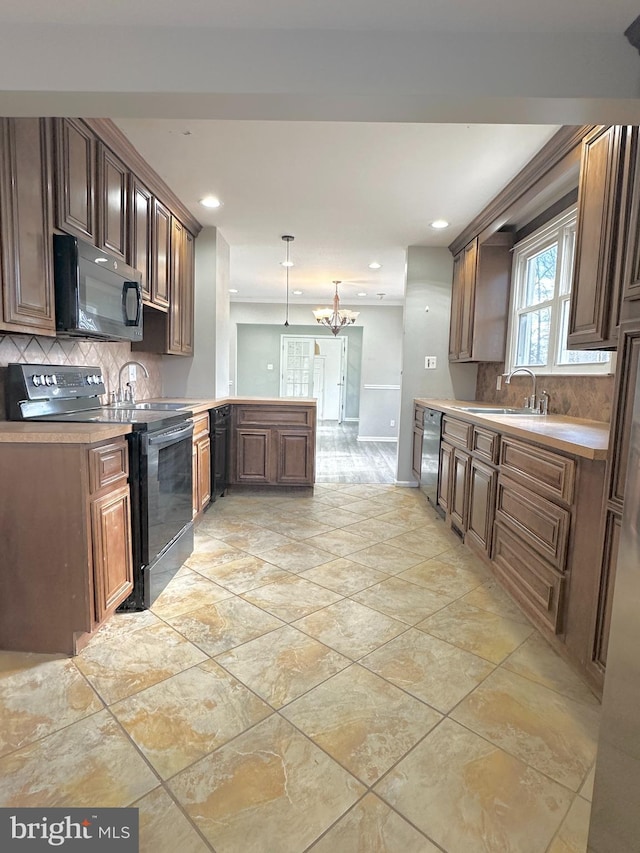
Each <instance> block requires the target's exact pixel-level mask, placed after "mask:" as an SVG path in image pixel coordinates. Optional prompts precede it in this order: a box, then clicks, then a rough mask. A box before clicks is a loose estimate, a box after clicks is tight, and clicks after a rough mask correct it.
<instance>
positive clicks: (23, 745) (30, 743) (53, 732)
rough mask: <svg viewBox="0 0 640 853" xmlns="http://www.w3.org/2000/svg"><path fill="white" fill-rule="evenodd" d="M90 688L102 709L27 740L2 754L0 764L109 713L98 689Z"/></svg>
mask: <svg viewBox="0 0 640 853" xmlns="http://www.w3.org/2000/svg"><path fill="white" fill-rule="evenodd" d="M89 686H90V687H91V689H92V690H93V692H94V693H96V695H97V696H98V699H99V700H100V701H101V702H102V708H98V710H97V711H91V713H90V714H85V715H84V716H83V717H78V719H77V720H72V721H71V722H70V723H65V724H64V725H63V726H60V728H56V729H51V730H50V731H48V732H46V733H45V734H43V735H40V736H39V737H36V738H33V739H31V740H26V741H24V742H23V743H21V744H20V746H17V747H16V748H15V749H10V750H8V751H7V752H3V753H1V754H0V764H1V763H2V762H3V761H4V759H5V758H9V757H10V756H12V755H15V754H16V753H18V752H20V751H21V750H22V749H27V747H30V746H34V745H35V744H37V743H41V742H42V741H44V740H46V739H47V738H48V737H53V735H57V734H60V732H63V731H65V729H68V728H71V726H75V725H77V724H78V723H82V722H84V721H85V720H90V719H91V717H95V716H96V715H97V714H101V713H102V712H103V711H107V710H108V709H109V706H108V705H107V704H106V703H105V702H104V700H103V698H102V696H100V695H99V694H98V693H97V691H96V689H95V688H94V687H93V686H92V685H91V684H90V685H89Z"/></svg>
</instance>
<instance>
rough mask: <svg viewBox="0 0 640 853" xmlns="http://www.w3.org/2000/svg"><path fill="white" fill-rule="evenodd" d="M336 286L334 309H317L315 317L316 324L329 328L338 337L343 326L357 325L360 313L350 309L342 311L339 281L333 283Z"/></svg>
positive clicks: (314, 313)
mask: <svg viewBox="0 0 640 853" xmlns="http://www.w3.org/2000/svg"><path fill="white" fill-rule="evenodd" d="M333 283H334V284H335V286H336V292H335V296H334V297H333V308H316V309H314V312H313V316H314V317H315V318H316V323H320V325H321V326H328V327H329V328H330V329H331V331H332V332H333V334H334V335H337V334H338V332H339V331H340V329H341V328H342V327H343V326H349V325H352V324H353V323H355V321H356V320H357V319H358V314H359V313H360V312H359V311H349V309H348V308H343V309H342V311H341V310H340V297H339V296H338V285H339V284H340V282H339V281H334V282H333Z"/></svg>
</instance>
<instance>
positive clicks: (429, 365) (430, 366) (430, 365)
mask: <svg viewBox="0 0 640 853" xmlns="http://www.w3.org/2000/svg"><path fill="white" fill-rule="evenodd" d="M437 363H438V359H437V358H436V356H435V355H425V357H424V366H425V368H426V369H427V370H435V369H436V365H437Z"/></svg>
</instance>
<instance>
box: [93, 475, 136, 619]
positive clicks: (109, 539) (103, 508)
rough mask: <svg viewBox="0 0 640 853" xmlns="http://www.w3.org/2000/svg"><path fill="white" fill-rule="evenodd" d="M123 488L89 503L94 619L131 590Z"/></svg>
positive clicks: (127, 505) (128, 513)
mask: <svg viewBox="0 0 640 853" xmlns="http://www.w3.org/2000/svg"><path fill="white" fill-rule="evenodd" d="M129 500H130V499H129V486H128V485H124V486H122V487H121V488H120V489H116V490H115V491H113V492H111V493H110V494H108V495H106V496H105V497H103V498H98V499H97V500H95V501H93V502H92V503H91V534H92V542H93V570H94V584H95V587H94V591H95V606H96V619H97V621H98V622H101V621H102V620H103V619H104V618H105V616H106V615H107V613H108V612H109V611H112V610H115V608H116V607H117V606H118V604H120V602H122V601H124V599H125V598H126V597H127V595H129V593H130V592H131V590H132V589H133V566H132V556H131V509H130V503H129Z"/></svg>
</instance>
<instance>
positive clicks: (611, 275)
mask: <svg viewBox="0 0 640 853" xmlns="http://www.w3.org/2000/svg"><path fill="white" fill-rule="evenodd" d="M636 149H637V128H628V127H619V126H616V127H599V128H596V129H595V130H594V131H593V132H591V133H590V134H589V135H588V136H586V137H585V139H584V140H583V142H582V153H581V161H580V183H579V189H578V219H577V231H576V254H575V263H574V270H573V284H572V288H571V305H570V312H569V337H568V343H569V347H570V348H571V349H615V347H616V346H617V340H618V325H619V322H620V281H621V277H622V266H623V242H624V241H623V239H622V238H623V236H624V234H626V233H627V229H626V224H625V221H626V219H627V217H628V214H629V183H630V177H631V166H632V155H634V154H635V150H636ZM636 208H637V202H636ZM637 246H638V243H637V242H636V250H637ZM638 263H640V254H638V255H637V260H636V271H635V272H632V273H631V276H632V277H633V276H634V275H635V276H636V277H638V276H640V269H638ZM632 266H633V262H632ZM638 290H639V291H640V286H639V287H638ZM639 295H640V293H639Z"/></svg>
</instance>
